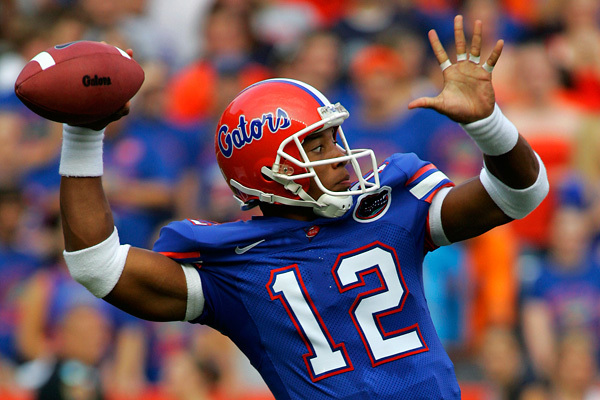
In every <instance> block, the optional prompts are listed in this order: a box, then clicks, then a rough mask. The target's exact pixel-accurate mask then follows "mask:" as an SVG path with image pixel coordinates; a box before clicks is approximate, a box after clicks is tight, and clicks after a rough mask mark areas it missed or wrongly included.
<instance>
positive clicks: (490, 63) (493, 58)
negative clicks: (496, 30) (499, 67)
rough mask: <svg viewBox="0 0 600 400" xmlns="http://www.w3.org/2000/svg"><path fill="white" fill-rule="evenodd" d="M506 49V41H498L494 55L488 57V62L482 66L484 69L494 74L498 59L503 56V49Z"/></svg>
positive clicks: (493, 51)
mask: <svg viewBox="0 0 600 400" xmlns="http://www.w3.org/2000/svg"><path fill="white" fill-rule="evenodd" d="M503 48H504V40H498V41H497V42H496V46H494V50H492V54H490V56H489V57H488V59H487V61H486V62H485V63H484V64H483V65H482V67H483V69H485V70H486V71H487V72H489V73H492V71H493V70H494V67H495V66H496V63H497V62H498V59H499V58H500V54H502V49H503Z"/></svg>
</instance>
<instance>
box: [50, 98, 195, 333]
mask: <svg viewBox="0 0 600 400" xmlns="http://www.w3.org/2000/svg"><path fill="white" fill-rule="evenodd" d="M127 112H128V109H127V108H125V109H124V110H122V111H120V112H119V113H117V114H116V115H114V116H112V117H111V118H109V119H107V120H106V121H100V122H98V123H96V124H94V125H93V126H88V127H86V128H83V127H71V126H68V125H65V126H64V132H63V149H62V153H61V165H60V174H61V175H62V179H61V186H60V208H61V217H62V224H63V234H64V238H65V249H66V251H65V253H64V254H65V260H66V261H67V265H68V267H69V271H70V273H71V275H72V276H73V278H74V279H75V280H77V281H78V282H80V283H81V284H83V285H84V286H85V287H86V288H87V289H88V290H90V292H92V293H93V294H94V295H96V296H97V297H100V298H103V299H104V300H106V301H108V302H109V303H111V304H113V305H115V306H117V307H119V308H121V309H122V310H124V311H126V312H128V313H130V314H132V315H135V316H137V317H140V318H144V319H149V320H159V321H165V320H183V319H190V318H189V317H196V316H198V315H197V314H198V313H197V310H198V309H196V310H195V311H194V310H191V309H189V306H188V285H189V283H190V282H189V280H190V279H189V277H192V278H193V277H194V274H190V273H188V272H185V269H184V268H182V266H181V265H179V264H178V263H177V262H175V261H173V260H171V259H169V258H167V257H165V256H163V255H161V254H159V253H155V252H152V251H148V250H143V249H139V248H132V247H130V246H125V245H121V244H120V242H119V238H118V233H117V231H116V228H115V227H114V222H113V216H112V212H111V209H110V206H109V203H108V201H107V199H106V196H105V193H104V190H103V187H102V178H101V175H102V172H103V166H102V138H103V128H104V127H105V126H106V125H107V124H108V123H109V122H110V121H111V120H115V119H118V118H120V117H121V116H123V115H125V114H126V113H127ZM192 272H193V271H192ZM196 275H197V274H196ZM197 279H199V278H197ZM196 283H199V282H196ZM192 314H193V315H192Z"/></svg>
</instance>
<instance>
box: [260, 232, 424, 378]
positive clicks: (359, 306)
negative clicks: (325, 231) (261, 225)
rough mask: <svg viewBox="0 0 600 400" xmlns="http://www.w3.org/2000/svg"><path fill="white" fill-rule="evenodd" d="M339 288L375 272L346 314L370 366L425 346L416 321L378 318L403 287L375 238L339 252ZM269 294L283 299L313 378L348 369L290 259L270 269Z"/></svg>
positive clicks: (393, 309) (388, 251)
mask: <svg viewBox="0 0 600 400" xmlns="http://www.w3.org/2000/svg"><path fill="white" fill-rule="evenodd" d="M331 272H332V274H333V277H334V279H335V281H336V283H337V286H338V289H339V291H340V293H344V292H347V291H350V290H355V289H358V288H360V287H362V286H365V282H364V276H365V275H368V274H376V276H377V277H378V278H379V280H380V282H381V286H380V287H377V288H375V289H371V290H368V291H364V292H359V293H358V294H357V296H356V299H355V300H354V303H353V304H352V306H351V307H350V310H349V314H350V317H351V319H352V321H353V323H354V326H355V327H356V330H357V331H358V333H359V335H360V337H361V339H362V341H363V344H364V346H365V349H366V351H367V353H368V354H369V358H370V359H371V364H372V365H373V366H374V367H375V366H378V365H381V364H383V363H386V362H389V361H392V360H396V359H398V358H402V357H406V356H409V355H412V354H416V353H420V352H423V351H427V350H428V348H427V345H426V344H425V342H424V341H423V338H422V336H421V332H420V330H419V326H418V324H413V325H411V326H408V327H405V328H402V329H399V330H396V331H393V332H386V331H385V330H384V329H383V327H382V326H381V323H380V318H382V317H384V316H386V315H390V314H394V313H397V312H400V311H402V307H403V306H404V301H405V300H406V297H407V294H408V291H407V290H406V284H405V283H404V278H403V277H402V272H401V271H400V265H399V263H398V259H397V256H396V252H395V250H394V249H393V248H391V247H389V246H386V245H384V244H383V243H380V242H375V243H372V244H370V245H367V246H364V247H361V248H359V249H356V250H353V251H351V252H347V253H343V254H341V255H340V256H339V257H338V259H337V260H336V262H335V265H334V266H333V268H332V271H331ZM267 290H268V291H269V293H270V295H271V299H272V300H275V299H279V300H280V301H281V303H282V304H283V305H284V307H285V309H286V311H287V313H288V315H289V317H290V319H291V320H292V322H293V323H294V325H295V327H296V330H297V331H298V333H299V334H300V336H301V338H302V340H303V341H304V343H305V345H306V347H307V349H308V351H309V352H308V353H307V354H305V355H304V361H305V363H306V366H307V368H308V372H309V374H310V376H311V379H312V380H313V381H317V380H320V379H323V378H326V377H328V376H331V375H336V374H340V373H343V372H346V371H350V370H352V369H354V368H353V366H352V362H351V360H350V357H349V356H348V353H347V352H346V347H345V345H344V343H340V344H335V343H334V341H333V338H332V337H331V335H330V334H329V331H328V330H327V327H326V326H325V323H324V322H323V320H322V318H321V316H320V314H319V312H318V311H317V309H316V308H315V306H314V303H313V301H312V299H311V297H310V296H309V294H308V292H307V291H306V287H305V286H304V282H303V280H302V276H301V275H300V271H299V269H298V266H297V265H296V264H294V265H291V266H288V267H284V268H280V269H276V270H273V271H271V279H270V280H269V283H268V284H267Z"/></svg>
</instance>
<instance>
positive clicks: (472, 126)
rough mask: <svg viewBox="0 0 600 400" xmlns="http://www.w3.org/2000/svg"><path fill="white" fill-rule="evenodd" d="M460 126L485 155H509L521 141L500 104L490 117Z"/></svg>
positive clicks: (495, 107) (496, 105) (495, 106)
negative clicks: (501, 109)
mask: <svg viewBox="0 0 600 400" xmlns="http://www.w3.org/2000/svg"><path fill="white" fill-rule="evenodd" d="M460 126H462V128H463V129H464V130H465V132H467V134H468V135H469V136H470V137H471V138H472V139H473V140H474V141H475V143H476V144H477V146H478V147H479V149H480V150H481V151H482V152H483V154H487V155H490V156H499V155H501V154H506V153H508V152H509V151H511V150H512V149H513V147H515V145H516V144H517V141H518V140H519V131H518V130H517V128H516V127H515V126H514V124H513V123H512V122H510V121H509V120H508V118H506V117H505V116H504V114H502V111H500V107H498V104H495V105H494V111H493V112H492V114H491V115H490V116H488V117H486V118H484V119H480V120H479V121H475V122H471V123H469V124H460Z"/></svg>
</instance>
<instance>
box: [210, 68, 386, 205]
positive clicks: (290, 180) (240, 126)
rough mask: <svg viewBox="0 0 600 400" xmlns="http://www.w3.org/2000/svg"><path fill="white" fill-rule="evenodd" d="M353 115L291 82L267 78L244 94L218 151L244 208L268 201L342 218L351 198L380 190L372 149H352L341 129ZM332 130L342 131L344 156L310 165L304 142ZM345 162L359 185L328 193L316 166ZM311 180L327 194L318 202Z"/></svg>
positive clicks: (221, 129) (222, 127)
mask: <svg viewBox="0 0 600 400" xmlns="http://www.w3.org/2000/svg"><path fill="white" fill-rule="evenodd" d="M348 116H349V113H348V111H346V109H345V108H344V107H343V106H342V105H341V104H339V103H338V104H331V103H330V102H329V100H327V98H325V96H324V95H323V94H322V93H321V92H319V91H318V90H317V89H315V88H313V87H312V86H310V85H308V84H306V83H303V82H300V81H296V80H292V79H268V80H265V81H261V82H258V83H256V84H254V85H252V86H249V87H247V88H246V89H244V90H243V91H242V92H241V93H239V94H238V95H237V96H236V98H235V99H233V101H232V102H231V103H230V104H229V106H228V107H227V108H226V109H225V111H224V112H223V114H222V116H221V119H220V120H219V124H218V125H217V131H216V136H215V151H216V153H217V161H218V163H219V167H220V168H221V172H222V173H223V176H224V177H225V180H226V181H227V183H228V184H229V186H230V187H231V190H232V191H233V193H234V195H235V197H236V198H237V199H239V201H240V202H241V203H242V208H243V209H249V208H252V207H254V206H256V205H258V201H263V202H267V203H276V204H285V205H291V206H302V207H312V208H313V209H314V211H315V213H316V214H318V215H321V216H326V217H338V216H341V215H343V214H344V213H345V212H346V211H348V209H350V207H351V206H352V197H351V196H352V195H354V194H360V193H368V192H372V191H375V190H377V189H378V188H379V175H378V171H377V164H376V160H375V154H374V153H373V151H372V150H370V149H359V150H351V149H350V147H349V146H348V142H347V141H346V138H345V136H344V133H343V131H342V128H341V127H339V125H341V123H342V122H343V121H344V120H345V119H346V118H348ZM330 127H339V128H338V130H337V135H338V138H339V142H341V143H342V146H343V147H342V148H341V150H342V152H343V153H344V155H343V156H340V157H335V158H330V159H326V160H320V161H317V162H311V161H310V160H309V159H308V156H307V155H306V153H305V151H304V149H303V148H302V141H303V140H304V138H305V137H306V136H308V135H309V134H311V133H314V132H318V131H321V130H324V129H327V128H330ZM361 157H370V164H371V168H372V171H373V173H372V177H373V181H372V182H369V181H367V180H366V179H364V178H363V175H364V174H363V173H362V172H361V170H360V166H359V164H358V161H357V159H358V158H361ZM342 161H343V162H347V163H348V165H351V166H352V168H353V169H354V172H355V174H356V176H357V178H358V182H357V184H355V185H354V186H353V187H352V188H351V189H350V190H347V191H343V192H334V191H331V190H328V189H327V188H325V187H324V186H323V184H322V183H321V181H320V180H319V177H318V176H317V174H316V173H315V171H314V168H313V166H316V165H322V164H330V163H336V162H338V163H339V162H342ZM310 178H314V181H315V183H316V184H317V185H318V186H319V188H320V189H321V190H322V191H323V193H324V194H323V195H322V196H320V197H319V198H318V199H313V198H312V197H311V196H309V195H308V194H307V192H306V191H307V190H308V187H309V182H310ZM368 178H369V180H371V176H369V177H368Z"/></svg>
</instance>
